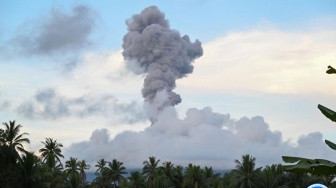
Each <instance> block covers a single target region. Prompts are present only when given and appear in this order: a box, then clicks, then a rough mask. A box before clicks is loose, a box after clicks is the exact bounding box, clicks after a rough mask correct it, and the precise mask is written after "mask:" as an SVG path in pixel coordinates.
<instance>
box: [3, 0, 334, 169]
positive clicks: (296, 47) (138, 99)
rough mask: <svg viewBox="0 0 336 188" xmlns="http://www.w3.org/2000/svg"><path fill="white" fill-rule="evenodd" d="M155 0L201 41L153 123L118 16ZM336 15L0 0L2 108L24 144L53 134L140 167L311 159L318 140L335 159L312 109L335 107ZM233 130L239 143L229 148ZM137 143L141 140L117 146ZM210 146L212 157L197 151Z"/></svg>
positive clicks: (195, 3)
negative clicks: (150, 160)
mask: <svg viewBox="0 0 336 188" xmlns="http://www.w3.org/2000/svg"><path fill="white" fill-rule="evenodd" d="M151 5H155V6H157V7H158V8H159V9H160V11H162V12H163V13H164V15H165V18H166V19H168V20H169V24H170V28H171V29H173V30H177V31H179V33H180V34H181V36H183V35H188V36H189V37H190V38H191V41H195V40H196V39H198V40H200V41H201V42H202V48H203V56H201V57H200V58H197V59H196V60H195V62H194V71H193V73H191V74H189V75H188V76H187V77H185V78H183V79H179V80H177V81H176V84H177V87H176V88H175V89H174V91H175V92H176V93H178V94H180V95H181V98H182V102H181V103H180V104H179V105H177V106H175V108H174V109H170V108H168V109H167V110H166V111H164V112H162V114H160V115H159V117H158V119H159V121H158V123H157V126H155V127H154V128H153V127H150V122H149V120H148V117H147V115H148V114H146V113H145V111H146V110H144V107H143V106H144V102H143V98H142V96H141V88H142V85H143V79H144V77H145V76H146V75H145V74H142V75H135V74H134V73H133V72H132V71H131V70H130V69H128V67H127V66H125V65H126V64H127V63H125V61H124V58H123V56H122V55H121V53H122V51H123V49H122V44H123V37H124V35H125V34H126V33H127V26H126V24H125V21H126V20H127V19H129V18H131V17H132V15H134V14H140V12H141V11H142V10H144V9H145V8H146V7H149V6H151ZM76 11H77V12H76ZM335 23H336V2H335V1H294V2H293V1H272V2H270V1H252V0H251V1H234V2H233V1H220V0H217V1H208V0H184V1H178V0H172V1H158V0H156V1H154V0H153V1H150V0H148V1H135V2H134V1H129V0H128V1H100V2H96V1H43V2H35V3H34V4H32V3H31V2H28V1H21V2H20V3H17V2H12V1H5V0H3V1H0V30H1V31H0V66H1V69H0V118H1V120H2V121H3V122H7V121H9V120H13V119H15V120H16V121H17V122H18V123H20V124H22V125H23V131H26V132H29V133H30V139H31V141H32V144H31V145H30V146H29V149H30V150H33V151H36V152H37V150H38V148H40V147H41V143H40V141H44V139H45V138H46V137H52V138H56V139H57V140H59V141H60V142H61V143H63V144H64V145H65V148H64V152H65V154H66V158H69V157H70V156H75V157H79V158H84V159H86V160H88V161H89V162H90V163H94V162H95V161H97V160H98V159H99V157H105V158H106V159H110V158H111V159H112V158H119V159H120V160H121V159H124V160H125V164H128V165H130V166H137V163H138V165H141V164H142V161H143V160H145V159H146V158H147V157H149V156H151V155H156V156H158V158H161V159H162V160H171V161H172V162H174V161H176V163H181V164H185V163H187V162H188V161H192V162H194V163H199V164H201V165H216V166H223V168H230V167H231V166H230V165H232V164H233V160H234V159H236V158H239V157H240V156H241V155H243V154H245V153H251V154H252V155H254V156H257V161H259V163H260V165H265V164H268V163H275V162H281V155H306V156H307V157H315V156H313V154H312V153H311V152H310V151H311V149H309V148H314V147H316V148H321V147H322V148H323V149H321V150H322V151H321V152H320V153H317V154H316V156H318V157H324V158H328V157H335V155H333V154H332V152H329V151H328V150H329V149H328V148H327V147H325V148H324V144H323V139H324V138H328V139H330V140H334V141H336V135H335V134H334V133H333V132H334V127H333V123H332V122H330V121H329V120H327V119H326V118H325V117H323V116H322V115H321V114H320V112H319V111H318V109H317V104H319V103H321V104H323V105H325V106H328V107H330V108H332V109H336V105H335V104H333V101H334V97H335V94H336V90H334V89H333V87H330V85H332V84H334V82H335V78H334V76H333V75H327V74H325V71H326V69H327V66H328V65H333V64H332V63H333V62H335V60H336V53H335V51H336V45H335V44H336V24H335ZM54 29H55V30H54ZM55 31H57V32H56V33H58V34H57V35H56V34H54V32H55ZM50 36H51V37H50ZM53 37H54V38H53ZM335 66H336V65H335ZM228 114H230V115H228ZM173 124H175V125H173ZM180 124H181V125H180ZM176 125H178V126H176ZM205 125H207V126H205ZM168 129H170V130H171V131H168ZM130 131H131V132H130ZM132 131H134V132H132ZM181 131H182V132H183V134H184V133H185V132H188V135H189V137H188V138H189V139H187V140H185V139H186V138H184V137H180V136H181V135H180V134H182V133H181ZM202 132H204V133H207V134H199V133H202ZM217 132H220V134H218V135H217ZM159 133H160V134H159ZM212 134H214V135H212ZM158 135H161V136H158ZM190 135H193V136H190ZM224 135H226V136H224ZM279 135H281V136H279ZM242 137H244V138H242ZM173 138H175V139H173ZM181 139H182V141H181ZM230 139H231V142H236V144H237V145H240V144H243V145H244V144H245V145H246V147H245V146H244V147H241V149H239V150H235V149H234V148H235V147H234V146H237V145H236V144H232V143H231V142H230ZM260 139H261V140H260ZM183 140H184V141H183ZM133 142H136V143H142V144H140V145H136V146H134V147H130V148H128V149H125V147H124V144H125V145H127V144H128V145H130V144H134V143H133ZM97 143H99V144H100V145H101V147H100V148H97V147H94V146H95V145H97ZM146 143H147V144H148V143H156V144H153V145H151V144H149V145H148V146H146V147H145V146H143V145H145V144H146ZM312 143H314V144H312ZM212 146H213V147H212ZM274 146H277V147H274ZM76 147H77V148H76ZM166 147H168V148H171V149H168V151H178V150H179V149H181V148H183V147H188V148H193V149H191V150H190V152H189V153H188V155H183V154H170V153H169V152H168V151H167V152H162V148H166ZM256 147H258V148H259V149H255V148H256ZM78 148H79V149H78ZM83 148H86V149H83ZM206 148H207V149H208V150H209V151H208V153H209V155H211V157H209V156H204V154H202V151H204V150H206ZM209 148H210V149H209ZM253 148H254V149H253ZM274 148H277V149H274ZM272 149H274V151H270V150H272ZM79 150H80V151H86V152H84V153H80V151H79ZM103 150H106V151H103ZM109 150H114V151H115V150H117V151H118V153H120V154H116V155H115V154H114V153H113V152H109ZM225 150H226V151H230V152H229V153H230V154H228V153H227V152H226V151H225ZM265 151H266V152H267V153H270V154H269V155H268V156H263V155H260V154H259V153H260V152H265ZM92 153H96V155H94V154H92ZM97 153H98V154H97ZM130 154H132V155H134V156H136V158H137V160H135V161H133V160H131V158H128V157H127V156H128V155H130ZM258 159H259V160H258ZM93 166H94V165H93Z"/></svg>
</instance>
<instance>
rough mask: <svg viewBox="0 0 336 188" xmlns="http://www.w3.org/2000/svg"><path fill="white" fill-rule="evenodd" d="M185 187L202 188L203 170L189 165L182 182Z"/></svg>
mask: <svg viewBox="0 0 336 188" xmlns="http://www.w3.org/2000/svg"><path fill="white" fill-rule="evenodd" d="M183 184H184V186H185V187H194V188H199V187H203V184H204V177H203V170H202V169H201V167H200V166H196V165H192V164H189V165H188V167H187V168H186V172H185V178H184V182H183Z"/></svg>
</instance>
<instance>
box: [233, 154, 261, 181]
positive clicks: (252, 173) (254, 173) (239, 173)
mask: <svg viewBox="0 0 336 188" xmlns="http://www.w3.org/2000/svg"><path fill="white" fill-rule="evenodd" d="M255 160H256V158H255V157H252V156H251V155H249V154H246V155H243V156H242V161H241V162H240V161H239V160H237V159H236V160H235V163H236V168H235V169H234V170H233V172H234V174H233V179H234V181H233V182H232V183H233V184H231V186H232V187H241V188H257V187H259V186H258V185H259V182H260V181H259V174H260V170H261V167H260V168H255Z"/></svg>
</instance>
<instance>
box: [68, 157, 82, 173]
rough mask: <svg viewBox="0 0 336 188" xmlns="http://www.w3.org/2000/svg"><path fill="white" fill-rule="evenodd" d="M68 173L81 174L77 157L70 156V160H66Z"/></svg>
mask: <svg viewBox="0 0 336 188" xmlns="http://www.w3.org/2000/svg"><path fill="white" fill-rule="evenodd" d="M64 171H65V172H66V174H67V175H69V174H79V167H78V163H77V158H73V157H70V160H68V161H66V162H65V170H64Z"/></svg>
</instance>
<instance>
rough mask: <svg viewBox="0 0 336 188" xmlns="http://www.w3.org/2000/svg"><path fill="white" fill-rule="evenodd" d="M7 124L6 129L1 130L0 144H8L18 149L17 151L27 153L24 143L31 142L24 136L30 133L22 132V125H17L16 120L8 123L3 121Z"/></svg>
mask: <svg viewBox="0 0 336 188" xmlns="http://www.w3.org/2000/svg"><path fill="white" fill-rule="evenodd" d="M2 124H3V125H4V126H5V129H4V130H2V131H1V135H0V143H1V144H0V145H4V146H7V147H9V148H11V149H14V150H16V151H17V152H23V153H26V150H25V149H24V148H23V145H22V144H23V143H30V140H29V139H28V138H24V136H25V135H29V134H28V133H22V134H20V128H21V127H22V125H20V124H19V125H15V121H9V124H8V123H2Z"/></svg>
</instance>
